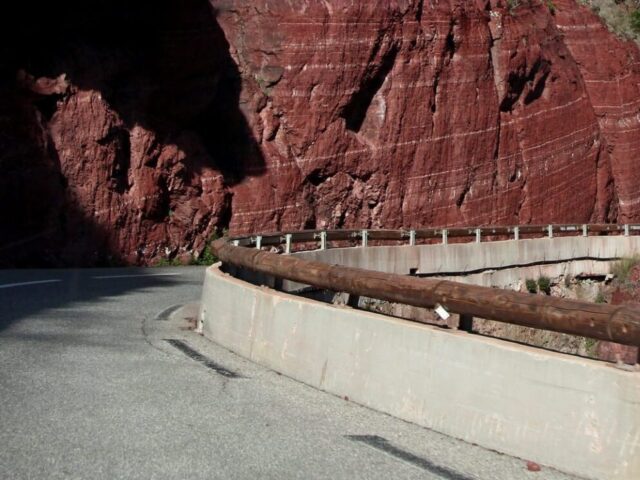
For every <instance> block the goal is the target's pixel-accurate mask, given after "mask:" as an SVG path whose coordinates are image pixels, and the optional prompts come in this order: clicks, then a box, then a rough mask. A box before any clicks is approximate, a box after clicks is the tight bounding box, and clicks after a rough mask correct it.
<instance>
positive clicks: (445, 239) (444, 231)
mask: <svg viewBox="0 0 640 480" xmlns="http://www.w3.org/2000/svg"><path fill="white" fill-rule="evenodd" d="M447 243H449V230H447V229H446V228H443V229H442V244H443V245H446V244H447Z"/></svg>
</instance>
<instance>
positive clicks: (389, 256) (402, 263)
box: [296, 236, 640, 275]
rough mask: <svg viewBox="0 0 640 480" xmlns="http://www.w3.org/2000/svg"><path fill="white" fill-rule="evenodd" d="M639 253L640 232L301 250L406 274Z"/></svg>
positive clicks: (307, 255)
mask: <svg viewBox="0 0 640 480" xmlns="http://www.w3.org/2000/svg"><path fill="white" fill-rule="evenodd" d="M634 253H640V236H629V237H624V236H611V237H556V238H551V239H550V238H538V239H527V240H505V241H497V242H483V243H475V242H473V243H456V244H448V245H442V244H437V245H418V246H413V247H410V246H388V247H369V248H335V249H328V250H312V251H308V252H300V253H296V255H299V256H300V257H302V258H306V259H309V260H317V261H320V262H325V263H330V264H336V265H343V266H349V267H358V268H365V269H368V270H377V271H381V272H388V273H399V274H402V275H407V274H408V273H409V271H410V270H411V269H417V273H420V274H436V273H447V272H451V273H464V272H472V271H479V270H490V269H498V268H510V267H517V266H522V265H529V264H533V263H539V262H566V261H569V260H573V259H587V258H590V259H600V260H608V259H612V258H619V257H624V256H629V255H633V254H634Z"/></svg>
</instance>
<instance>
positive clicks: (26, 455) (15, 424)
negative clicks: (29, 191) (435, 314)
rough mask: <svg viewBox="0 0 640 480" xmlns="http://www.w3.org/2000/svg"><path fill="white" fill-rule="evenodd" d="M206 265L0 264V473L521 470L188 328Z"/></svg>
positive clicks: (443, 473)
mask: <svg viewBox="0 0 640 480" xmlns="http://www.w3.org/2000/svg"><path fill="white" fill-rule="evenodd" d="M203 276H204V270H203V268H200V267H183V268H166V269H164V268H163V269H109V270H98V269H86V270H38V271H34V270H31V271H8V270H5V271H0V365H1V368H0V446H1V447H0V478H2V479H61V478H65V479H67V478H68V479H109V480H112V479H119V478H122V479H137V478H140V479H215V478H221V479H223V478H224V479H227V478H231V479H233V478H237V479H246V478H260V479H269V478H273V479H288V478H300V479H310V478H318V479H321V478H327V479H339V478H349V479H354V478H356V479H357V478H362V479H365V478H366V479H374V478H380V479H388V478H394V479H412V478H415V479H446V480H470V479H487V480H500V479H504V480H518V479H529V478H530V479H538V480H542V479H557V480H560V479H562V480H564V479H570V478H575V477H570V476H568V475H564V474H562V473H559V472H557V471H554V470H552V469H549V468H546V467H542V471H540V472H535V473H534V472H529V471H528V470H527V468H526V462H525V460H523V459H517V458H512V457H508V456H506V455H500V454H498V453H495V452H491V451H488V450H485V449H482V448H479V447H477V446H473V445H469V444H466V443H464V442H461V441H458V440H455V439H451V438H449V437H446V436H444V435H440V434H438V433H435V432H432V431H430V430H427V429H424V428H421V427H418V426H416V425H412V424H409V423H406V422H403V421H401V420H398V419H395V418H392V417H390V416H387V415H384V414H381V413H378V412H375V411H372V410H369V409H367V408H364V407H360V406H358V405H356V404H354V403H352V402H349V401H348V399H341V398H338V397H335V396H332V395H329V394H326V393H322V392H319V391H317V390H315V389H313V388H310V387H308V386H305V385H303V384H300V383H298V382H295V381H293V380H291V379H288V378H286V377H284V376H280V375H278V374H277V373H275V372H272V371H269V370H266V369H264V368H262V367H260V366H257V365H255V364H252V363H251V362H248V361H246V360H244V359H242V358H240V357H238V356H237V355H234V354H232V353H231V352H229V351H227V350H225V349H223V348H221V347H219V346H217V345H215V344H213V343H211V342H209V341H207V340H206V339H204V338H202V337H201V336H199V335H197V334H196V333H194V332H193V331H191V330H189V329H188V323H189V322H188V319H185V316H188V310H185V309H178V307H179V306H181V305H184V304H188V303H190V302H195V301H198V300H199V297H200V292H201V285H202V280H203Z"/></svg>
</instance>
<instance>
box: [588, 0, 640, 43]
mask: <svg viewBox="0 0 640 480" xmlns="http://www.w3.org/2000/svg"><path fill="white" fill-rule="evenodd" d="M578 3H581V4H583V5H587V6H588V7H589V8H591V10H593V11H594V12H595V13H597V14H598V15H600V17H602V19H603V20H604V22H605V23H606V24H607V26H608V27H609V30H611V31H612V32H614V33H616V34H617V35H619V36H621V37H623V38H627V39H630V40H635V41H636V42H637V43H639V44H640V0H578Z"/></svg>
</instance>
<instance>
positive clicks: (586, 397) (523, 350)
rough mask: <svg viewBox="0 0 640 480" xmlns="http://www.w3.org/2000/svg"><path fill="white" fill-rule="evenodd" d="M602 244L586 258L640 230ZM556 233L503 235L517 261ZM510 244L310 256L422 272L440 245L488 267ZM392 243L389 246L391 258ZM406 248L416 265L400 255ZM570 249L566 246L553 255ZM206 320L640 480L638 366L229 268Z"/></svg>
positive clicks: (612, 250)
mask: <svg viewBox="0 0 640 480" xmlns="http://www.w3.org/2000/svg"><path fill="white" fill-rule="evenodd" d="M571 240H572V241H576V240H578V239H575V238H574V239H571ZM584 240H590V239H584ZM594 240H596V241H595V242H579V243H584V244H586V245H587V246H588V247H589V249H588V250H579V251H578V253H576V254H575V255H577V256H594V255H596V254H597V255H598V256H599V257H600V258H611V257H615V256H620V255H626V254H629V253H630V252H632V251H633V250H634V249H637V248H636V247H637V244H636V242H637V240H636V239H635V238H624V237H619V238H615V239H614V240H616V242H615V243H616V244H617V246H615V245H613V246H607V245H605V244H606V243H607V242H603V241H602V240H605V239H604V238H600V237H599V238H595V239H594ZM608 240H611V238H610V239H608ZM545 241H547V242H549V241H548V240H535V241H534V240H532V241H528V240H527V241H519V242H499V243H500V244H503V245H504V244H507V243H512V244H515V243H521V246H519V247H514V248H513V252H515V253H514V254H513V255H514V257H513V258H515V259H516V261H517V260H518V259H521V258H523V257H522V255H525V257H526V258H530V257H529V256H527V255H529V253H527V252H531V251H532V250H531V248H534V249H536V251H537V252H541V251H542V250H539V249H538V247H537V245H540V242H545ZM556 241H560V242H559V244H563V245H564V244H566V243H569V242H565V239H555V240H553V241H552V242H553V245H555V244H556ZM524 242H527V243H524ZM530 242H538V243H530ZM499 243H498V242H496V243H493V244H491V243H486V244H481V247H478V246H476V245H475V244H467V245H448V246H442V247H439V246H424V247H422V246H421V247H414V248H415V250H416V251H417V252H419V253H413V254H412V253H411V250H412V249H411V248H405V247H380V248H381V249H382V250H379V248H372V249H370V252H367V250H368V249H350V250H351V253H353V252H354V251H357V252H358V253H357V254H354V255H351V256H350V255H347V252H344V250H346V249H344V250H343V249H341V250H338V249H336V250H327V251H321V252H310V253H306V254H302V255H305V256H323V258H322V260H324V261H331V262H335V263H345V264H350V265H354V263H353V262H354V261H355V260H354V258H356V257H357V258H359V259H360V260H359V262H360V263H358V264H356V266H365V265H366V266H367V267H369V268H378V269H381V270H384V269H385V268H384V265H387V267H386V268H391V267H392V268H398V269H399V268H400V267H396V266H394V265H398V264H400V265H402V268H403V269H405V270H404V271H403V273H405V272H406V270H408V268H416V267H415V266H414V265H416V263H415V262H416V261H418V262H421V263H417V265H422V266H423V267H422V268H425V266H427V265H434V264H435V260H436V259H438V254H437V253H429V252H430V251H431V250H430V249H434V250H438V249H440V250H442V249H445V250H446V251H447V255H446V257H447V258H449V259H451V261H452V262H454V263H452V265H458V266H460V265H462V266H465V265H467V266H473V265H479V266H480V267H481V266H484V265H486V264H484V265H483V260H486V259H487V258H494V259H496V261H501V260H500V255H504V254H505V251H506V250H504V249H503V251H502V252H501V251H500V250H494V249H493V246H494V245H495V246H497V245H499ZM546 246H547V247H548V246H549V243H547V244H546ZM434 247H435V248H434ZM452 247H454V248H453V250H460V251H463V252H464V251H465V249H466V250H468V252H467V253H466V254H465V257H464V258H463V256H462V255H461V254H451V253H449V252H451V251H452V250H450V249H452ZM483 247H491V248H490V251H491V253H486V255H485V256H484V257H482V258H480V259H478V258H476V257H475V256H474V255H472V254H471V253H470V252H474V251H475V252H476V253H477V254H478V255H480V253H481V252H479V251H478V249H479V248H480V249H481V248H483ZM564 248H569V247H568V246H565V247H564ZM384 249H387V252H389V254H388V255H387V256H386V258H384V259H383V260H382V258H383V256H382V255H381V253H380V252H381V251H383V250H384ZM392 249H393V250H392ZM400 251H403V252H402V253H403V254H406V255H407V256H408V257H409V258H410V259H412V261H413V263H412V262H410V261H407V259H406V258H404V255H400V253H395V252H400ZM343 252H344V253H343ZM554 252H555V253H554ZM571 252H574V250H571ZM585 252H587V253H585ZM565 254H566V252H564V251H561V252H558V251H556V249H555V248H554V249H553V250H552V251H551V252H548V253H545V254H544V255H546V257H547V258H550V257H554V258H560V257H561V256H562V255H565ZM441 255H442V252H441ZM340 256H342V257H340ZM339 257H340V258H339ZM441 258H442V257H441ZM383 261H384V262H385V263H384V265H383V264H382V263H381V262H383ZM538 261H539V260H538ZM432 268H433V267H432ZM467 268H470V269H471V268H476V267H467ZM387 271H389V270H387ZM201 319H202V321H203V331H204V334H205V335H206V336H207V337H208V338H210V339H211V340H213V341H215V342H217V343H219V344H221V345H223V346H225V347H227V348H229V349H231V350H233V351H235V352H236V353H238V354H240V355H243V356H245V357H247V358H249V359H251V360H253V361H255V362H257V363H260V364H263V365H265V366H267V367H269V368H272V369H274V370H277V371H279V372H281V373H283V374H285V375H289V376H291V377H293V378H295V379H297V380H299V381H302V382H304V383H307V384H309V385H312V386H314V387H317V388H319V389H322V390H326V391H328V392H331V393H334V394H337V395H340V396H344V395H346V396H348V397H349V398H350V399H351V400H353V401H355V402H358V403H360V404H363V405H366V406H369V407H371V408H374V409H376V410H380V411H383V412H386V413H389V414H391V415H394V416H397V417H399V418H403V419H405V420H408V421H411V422H414V423H417V424H420V425H423V426H425V427H428V428H432V429H434V430H437V431H440V432H443V433H445V434H448V435H451V436H454V437H457V438H461V439H463V440H466V441H469V442H472V443H476V444H479V445H482V446H484V447H487V448H491V449H495V450H498V451H501V452H505V453H508V454H511V455H515V456H519V457H522V458H526V459H531V460H534V461H537V462H540V463H543V464H546V465H550V466H554V467H556V468H559V469H561V470H564V471H567V472H571V473H575V474H577V475H580V476H583V477H586V478H593V479H610V480H614V479H615V480H632V479H633V480H637V479H638V478H640V374H639V373H637V372H626V371H621V370H618V369H616V368H614V367H612V366H610V365H608V364H605V363H602V362H597V361H592V360H588V359H583V358H579V357H573V356H569V355H563V354H557V353H553V352H548V351H544V350H540V349H536V348H533V347H527V346H522V345H517V344H513V343H508V342H504V341H500V340H496V339H491V338H487V337H482V336H479V335H469V334H466V333H464V332H459V331H450V330H443V329H439V328H435V327H431V326H428V325H423V324H417V323H410V322H406V321H402V320H397V319H394V318H390V317H385V316H382V315H377V314H374V313H370V312H365V311H360V310H353V309H350V308H345V307H335V306H332V305H327V304H323V303H320V302H315V301H313V300H308V299H304V298H300V297H297V296H293V295H289V294H286V293H281V292H276V291H274V290H271V289H268V288H265V287H256V286H254V285H251V284H249V283H246V282H244V281H242V280H239V279H236V278H234V277H232V276H230V275H227V274H224V273H222V272H221V271H220V270H219V268H218V266H213V267H211V268H210V269H208V270H207V275H206V280H205V285H204V292H203V299H202V311H201Z"/></svg>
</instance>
